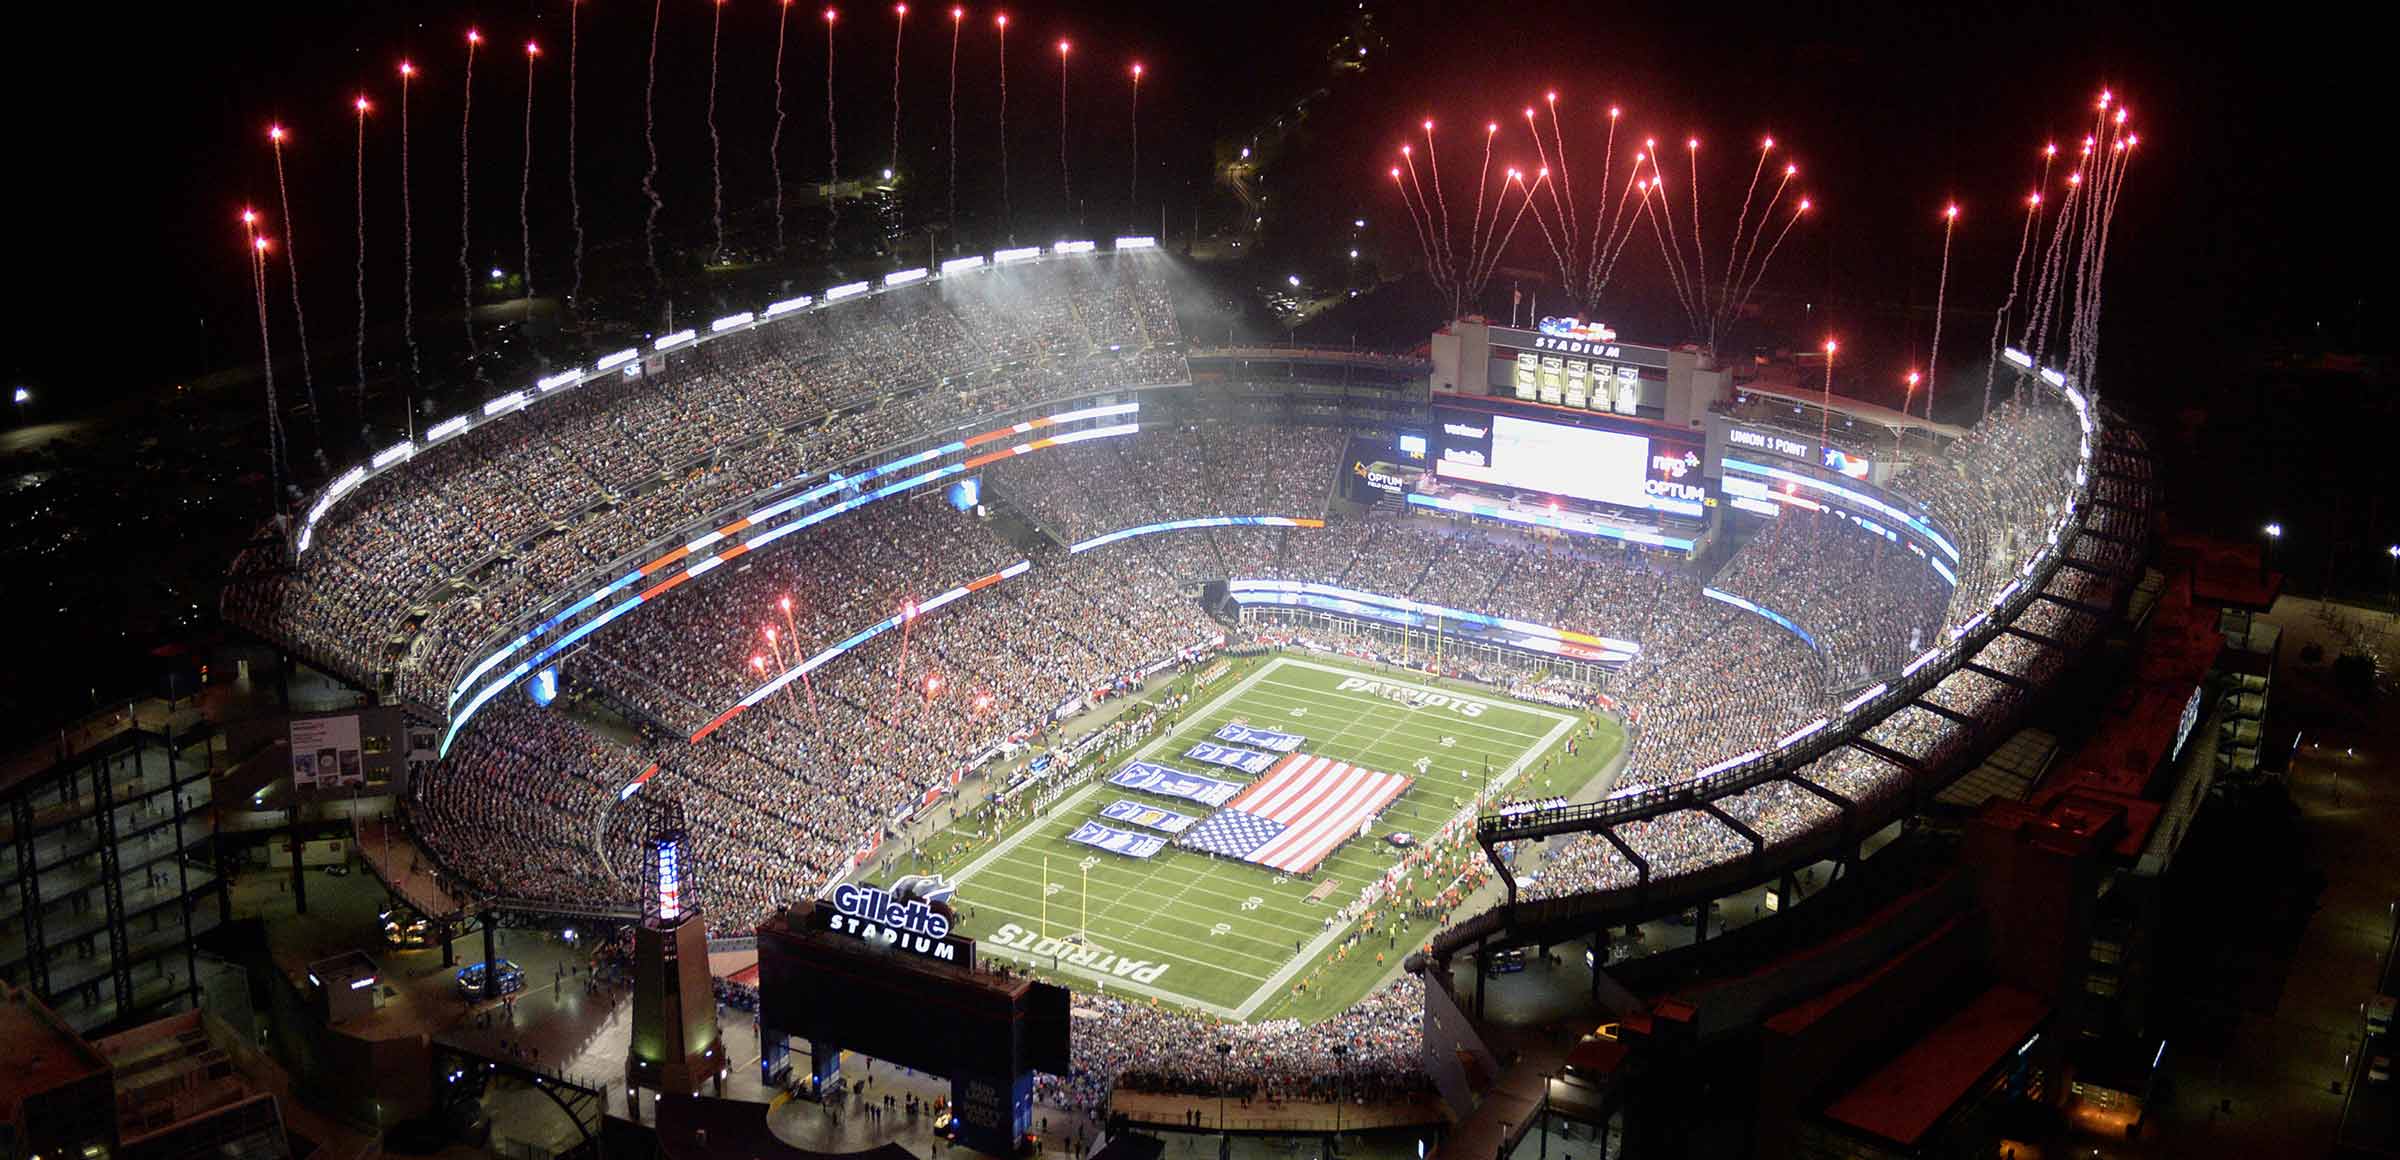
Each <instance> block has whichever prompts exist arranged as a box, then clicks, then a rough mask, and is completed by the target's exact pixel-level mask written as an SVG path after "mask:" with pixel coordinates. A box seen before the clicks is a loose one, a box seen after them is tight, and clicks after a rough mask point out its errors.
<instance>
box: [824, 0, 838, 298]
mask: <svg viewBox="0 0 2400 1160" xmlns="http://www.w3.org/2000/svg"><path fill="white" fill-rule="evenodd" d="M840 18H841V14H840V13H839V12H836V11H834V10H833V9H831V8H828V9H826V10H825V172H826V180H827V181H828V182H830V183H832V184H833V185H834V186H835V187H836V188H835V189H834V193H833V196H831V197H829V198H827V199H826V201H825V207H826V215H827V217H828V219H829V221H830V225H829V226H828V228H827V229H826V231H825V248H826V249H827V250H831V249H833V236H834V230H833V228H832V226H839V225H840V224H841V221H842V198H841V191H840V189H839V185H840V183H841V180H842V135H841V130H840V128H839V127H837V126H836V125H835V124H834V120H833V25H834V22H835V21H836V20H839V19H840Z"/></svg>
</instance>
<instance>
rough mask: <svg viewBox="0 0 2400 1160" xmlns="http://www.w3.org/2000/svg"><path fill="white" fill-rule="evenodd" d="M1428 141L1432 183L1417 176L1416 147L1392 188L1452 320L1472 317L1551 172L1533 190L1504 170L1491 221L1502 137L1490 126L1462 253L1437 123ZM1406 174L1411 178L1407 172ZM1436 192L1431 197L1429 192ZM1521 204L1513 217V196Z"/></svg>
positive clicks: (1395, 173) (1427, 131) (1427, 128)
mask: <svg viewBox="0 0 2400 1160" xmlns="http://www.w3.org/2000/svg"><path fill="white" fill-rule="evenodd" d="M1418 128H1419V129H1420V130H1421V131H1422V132H1423V133H1424V135H1425V167H1426V171H1427V174H1428V175H1429V177H1430V180H1428V178H1427V177H1425V176H1420V175H1419V174H1418V171H1417V154H1416V146H1415V145H1414V144H1409V145H1402V146H1401V147H1400V161H1401V164H1400V165H1399V166H1396V167H1394V168H1393V169H1392V170H1391V178H1392V186H1393V188H1394V189H1395V190H1397V191H1398V192H1399V194H1400V201H1401V204H1402V205H1404V206H1406V207H1407V209H1408V212H1409V221H1410V223H1411V224H1412V225H1414V226H1415V227H1416V229H1417V241H1418V243H1419V245H1421V246H1422V247H1423V248H1424V251H1425V270H1426V273H1427V275H1428V276H1430V277H1431V278H1432V279H1433V284H1434V287H1435V289H1437V290H1439V291H1441V293H1442V296H1443V297H1445V298H1447V299H1449V300H1450V312H1451V316H1452V317H1457V316H1459V315H1460V314H1463V313H1464V312H1465V311H1466V308H1467V304H1468V303H1470V302H1472V301H1474V300H1475V299H1476V298H1478V297H1479V296H1481V294H1482V293H1483V288H1484V285H1485V284H1486V283H1488V282H1489V281H1490V280H1491V276H1492V270H1493V269H1494V267H1495V265H1496V264H1497V263H1498V262H1499V260H1500V256H1501V255H1502V254H1503V253H1505V252H1507V250H1508V243H1509V240H1510V239H1511V238H1514V237H1515V236H1516V232H1517V226H1518V225H1519V224H1520V223H1522V222H1523V221H1524V220H1525V214H1526V211H1527V210H1528V209H1529V208H1530V207H1531V206H1532V204H1533V200H1534V195H1535V191H1536V189H1537V188H1538V187H1540V186H1543V185H1547V184H1549V168H1548V167H1547V166H1544V167H1543V168H1542V169H1541V170H1540V171H1539V172H1538V175H1537V176H1536V177H1535V179H1534V180H1533V182H1531V183H1530V184H1528V183H1527V182H1526V181H1525V174H1524V171H1523V170H1521V169H1519V168H1517V167H1516V166H1513V165H1504V166H1503V167H1502V172H1501V178H1500V188H1499V190H1498V191H1497V194H1498V196H1497V197H1494V198H1490V199H1488V201H1489V205H1490V209H1491V215H1490V218H1489V220H1488V221H1487V220H1486V218H1485V215H1484V209H1485V206H1486V204H1487V198H1486V196H1485V195H1486V193H1487V192H1490V191H1488V190H1487V188H1486V187H1487V186H1488V184H1489V181H1490V169H1491V142H1492V139H1493V137H1494V136H1495V135H1496V134H1497V133H1498V131H1499V125H1498V124H1497V123H1487V124H1486V125H1485V126H1484V159H1483V162H1482V164H1481V166H1479V169H1478V175H1477V178H1476V183H1475V216H1474V218H1473V219H1472V220H1470V221H1469V223H1468V227H1467V245H1466V248H1465V250H1464V252H1463V253H1462V252H1461V251H1460V250H1459V249H1458V248H1457V247H1456V246H1455V245H1454V244H1453V240H1452V239H1453V235H1452V233H1451V230H1450V206H1449V198H1448V196H1447V195H1446V194H1445V193H1444V192H1443V190H1442V170H1441V159H1440V157H1439V155H1438V154H1437V153H1436V152H1435V150H1434V135H1433V120H1432V119H1431V118H1427V119H1426V120H1424V121H1422V122H1419V124H1418ZM1404 169H1405V171H1406V177H1405V179H1404V178H1403V175H1402V171H1403V170H1404ZM1427 185H1431V186H1432V187H1433V190H1432V192H1431V193H1430V194H1428V193H1427V192H1426V188H1425V187H1426V186H1427ZM1512 193H1513V194H1514V195H1516V196H1517V198H1518V199H1519V200H1518V202H1517V207H1516V213H1515V215H1514V216H1510V215H1509V212H1508V200H1509V197H1510V195H1511V194H1512ZM1503 217H1507V218H1508V228H1507V229H1505V230H1503V229H1500V228H1499V224H1500V219H1501V218H1503Z"/></svg>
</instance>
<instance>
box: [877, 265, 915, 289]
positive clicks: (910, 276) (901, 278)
mask: <svg viewBox="0 0 2400 1160" xmlns="http://www.w3.org/2000/svg"><path fill="white" fill-rule="evenodd" d="M924 280H925V270H924V268H923V267H918V268H916V269H913V270H894V271H892V272H891V273H889V274H886V275H884V276H883V284H884V285H885V286H886V287H891V286H906V285H908V284H909V283H911V282H922V281H924Z"/></svg>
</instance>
